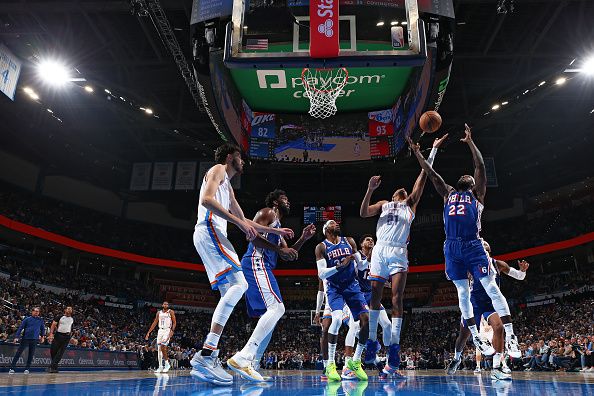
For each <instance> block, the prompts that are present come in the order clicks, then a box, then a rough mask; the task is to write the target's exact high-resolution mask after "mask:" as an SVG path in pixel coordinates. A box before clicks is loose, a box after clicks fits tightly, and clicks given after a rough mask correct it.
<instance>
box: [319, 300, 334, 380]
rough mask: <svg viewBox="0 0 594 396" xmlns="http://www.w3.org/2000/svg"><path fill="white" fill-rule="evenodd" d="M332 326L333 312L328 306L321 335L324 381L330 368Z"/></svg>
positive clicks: (323, 318)
mask: <svg viewBox="0 0 594 396" xmlns="http://www.w3.org/2000/svg"><path fill="white" fill-rule="evenodd" d="M331 324H332V311H331V310H330V307H329V306H328V305H326V308H325V309H324V315H323V317H322V333H321V335H320V353H321V354H322V361H323V363H324V369H323V370H322V372H323V374H322V379H327V378H326V367H327V366H328V330H330V325H331Z"/></svg>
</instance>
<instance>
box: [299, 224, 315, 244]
mask: <svg viewBox="0 0 594 396" xmlns="http://www.w3.org/2000/svg"><path fill="white" fill-rule="evenodd" d="M314 235H316V226H315V225H314V224H309V225H307V227H305V228H304V229H303V231H302V232H301V237H302V238H303V239H304V240H305V241H307V240H308V239H310V238H311V237H312V236H314Z"/></svg>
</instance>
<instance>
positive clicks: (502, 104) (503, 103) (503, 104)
mask: <svg viewBox="0 0 594 396" xmlns="http://www.w3.org/2000/svg"><path fill="white" fill-rule="evenodd" d="M508 103H509V102H507V101H506V102H501V106H505V105H506V104H508Z"/></svg>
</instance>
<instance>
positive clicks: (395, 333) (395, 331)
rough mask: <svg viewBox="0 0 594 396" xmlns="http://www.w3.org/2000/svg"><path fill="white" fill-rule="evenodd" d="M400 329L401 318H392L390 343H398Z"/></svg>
mask: <svg viewBox="0 0 594 396" xmlns="http://www.w3.org/2000/svg"><path fill="white" fill-rule="evenodd" d="M400 329H402V318H392V339H391V341H390V345H394V344H400Z"/></svg>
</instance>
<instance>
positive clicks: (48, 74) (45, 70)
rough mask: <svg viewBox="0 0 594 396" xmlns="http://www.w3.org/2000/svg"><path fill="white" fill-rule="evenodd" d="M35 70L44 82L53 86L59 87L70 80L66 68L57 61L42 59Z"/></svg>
mask: <svg viewBox="0 0 594 396" xmlns="http://www.w3.org/2000/svg"><path fill="white" fill-rule="evenodd" d="M37 72H38V74H39V77H41V78H42V79H43V80H44V81H45V82H47V83H48V84H51V85H54V86H58V87H59V86H62V85H64V84H66V83H67V82H68V81H71V79H70V74H69V72H68V69H67V68H66V66H65V65H64V64H62V63H60V62H58V61H53V60H45V61H42V62H41V63H40V64H39V65H38V66H37Z"/></svg>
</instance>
